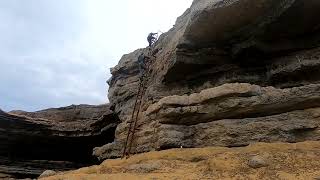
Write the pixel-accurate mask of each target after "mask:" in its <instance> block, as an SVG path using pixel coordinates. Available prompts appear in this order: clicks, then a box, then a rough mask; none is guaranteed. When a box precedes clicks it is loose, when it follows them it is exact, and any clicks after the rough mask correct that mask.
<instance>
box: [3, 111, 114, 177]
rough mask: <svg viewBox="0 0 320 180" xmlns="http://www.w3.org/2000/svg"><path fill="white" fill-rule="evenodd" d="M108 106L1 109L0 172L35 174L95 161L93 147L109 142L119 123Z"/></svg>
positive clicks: (71, 167) (18, 175) (81, 165)
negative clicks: (28, 110)
mask: <svg viewBox="0 0 320 180" xmlns="http://www.w3.org/2000/svg"><path fill="white" fill-rule="evenodd" d="M109 108H110V107H109V105H100V106H88V105H80V106H75V105H73V106H69V107H63V108H58V109H48V110H43V111H38V112H34V113H29V112H23V111H12V112H10V113H5V112H3V111H0V173H3V174H10V175H11V176H13V177H16V178H25V177H30V178H35V177H38V176H39V175H40V174H41V173H42V172H43V171H45V170H47V169H52V170H57V171H60V170H70V169H75V168H79V167H83V166H87V165H91V164H94V163H96V162H97V161H96V159H94V158H93V157H92V149H93V148H94V147H96V146H101V145H103V144H106V143H108V142H112V141H113V140H114V132H115V128H116V127H117V125H118V123H119V119H118V118H117V117H116V116H115V115H114V114H113V112H112V111H111V110H109Z"/></svg>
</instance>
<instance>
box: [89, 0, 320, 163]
mask: <svg viewBox="0 0 320 180" xmlns="http://www.w3.org/2000/svg"><path fill="white" fill-rule="evenodd" d="M319 10H320V1H318V0H309V1H305V0H262V1H256V0H195V1H194V2H193V4H192V6H191V7H190V8H189V9H188V10H187V11H186V12H185V13H184V14H183V15H182V16H180V17H179V18H178V19H177V21H176V24H175V26H174V27H173V28H172V29H171V30H170V31H169V32H167V33H165V34H162V35H161V36H160V38H159V41H158V42H157V43H156V44H155V46H154V47H153V48H152V50H151V51H153V52H154V53H155V55H156V58H154V59H153V64H152V68H151V70H150V71H149V73H150V74H149V79H148V86H147V90H146V93H145V95H144V97H143V101H144V104H143V107H142V114H141V117H140V119H139V122H138V123H139V130H138V132H137V133H136V138H135V142H134V146H135V148H134V150H135V152H136V153H140V152H146V151H151V150H161V149H167V148H174V147H180V146H183V147H203V146H212V145H218V146H227V147H237V146H246V145H248V144H250V143H253V142H277V141H283V142H300V141H306V140H320V94H319V93H320V84H319V82H320V71H319V67H320V22H319V21H318V20H317V18H315V17H320V11H319ZM141 52H148V49H139V50H136V51H135V52H132V53H130V54H127V55H124V56H123V57H122V59H121V60H120V62H119V64H118V65H117V66H116V67H114V68H112V69H111V73H112V75H113V76H112V78H111V79H110V80H109V81H108V82H109V85H110V89H109V99H110V102H111V103H112V104H113V105H114V106H115V112H116V113H117V114H118V116H119V118H120V120H121V123H120V125H119V126H118V127H117V129H116V134H115V137H116V139H115V141H114V142H113V143H111V144H106V145H104V146H102V147H100V148H96V149H95V150H94V154H95V155H96V156H97V157H98V158H99V159H106V158H112V157H119V156H120V154H121V149H122V148H123V143H124V140H125V138H126V134H127V130H128V121H129V120H130V116H131V113H132V109H133V105H134V104H133V103H134V100H135V98H136V94H137V92H136V91H137V89H138V84H139V79H138V76H137V75H138V68H137V57H138V55H139V54H140V53H141Z"/></svg>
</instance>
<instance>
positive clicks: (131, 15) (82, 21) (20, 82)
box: [0, 0, 192, 111]
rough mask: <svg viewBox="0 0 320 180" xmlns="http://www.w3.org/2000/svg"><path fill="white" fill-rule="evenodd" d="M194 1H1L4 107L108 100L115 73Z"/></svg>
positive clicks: (1, 97) (1, 102) (29, 107)
mask: <svg viewBox="0 0 320 180" xmlns="http://www.w3.org/2000/svg"><path fill="white" fill-rule="evenodd" d="M191 3H192V0H1V1H0V22H1V23H0V42H1V43H0V108H1V109H3V110H6V111H9V110H13V109H21V110H26V111H35V110H40V109H44V108H49V107H61V106H67V105H71V104H102V103H105V102H107V84H106V80H107V79H108V78H109V77H110V74H109V68H110V67H113V66H115V65H116V64H117V62H118V61H119V59H120V57H121V56H122V55H123V54H125V53H129V52H131V51H133V50H135V49H137V48H141V47H145V46H147V42H146V36H147V34H148V33H149V32H151V31H163V32H165V31H167V30H169V29H170V28H171V27H172V25H173V24H174V22H175V20H176V18H177V17H178V16H179V15H181V14H182V13H183V12H184V11H185V10H186V9H187V8H188V7H189V6H190V5H191Z"/></svg>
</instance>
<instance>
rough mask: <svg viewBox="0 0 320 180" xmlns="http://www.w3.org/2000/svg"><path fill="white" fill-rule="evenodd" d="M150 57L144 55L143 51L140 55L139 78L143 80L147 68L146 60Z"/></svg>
mask: <svg viewBox="0 0 320 180" xmlns="http://www.w3.org/2000/svg"><path fill="white" fill-rule="evenodd" d="M148 59H149V57H148V56H146V55H144V53H141V54H140V55H139V57H138V65H139V78H140V80H142V78H143V74H144V72H145V70H146V69H147V67H146V60H148Z"/></svg>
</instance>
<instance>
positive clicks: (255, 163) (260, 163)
mask: <svg viewBox="0 0 320 180" xmlns="http://www.w3.org/2000/svg"><path fill="white" fill-rule="evenodd" d="M248 165H249V166H250V167H251V168H255V169H256V168H261V167H266V166H268V164H267V163H266V161H265V160H264V158H263V157H261V156H253V157H252V158H251V159H250V160H249V161H248Z"/></svg>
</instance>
